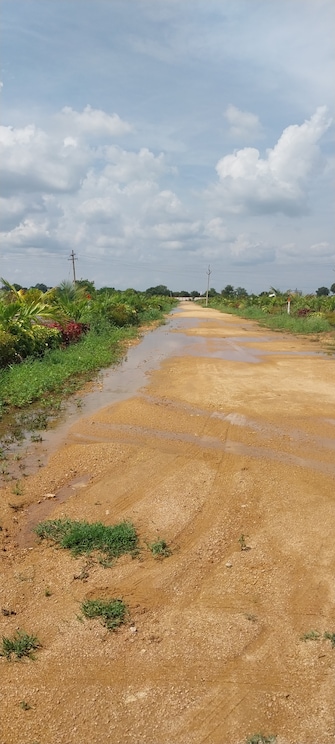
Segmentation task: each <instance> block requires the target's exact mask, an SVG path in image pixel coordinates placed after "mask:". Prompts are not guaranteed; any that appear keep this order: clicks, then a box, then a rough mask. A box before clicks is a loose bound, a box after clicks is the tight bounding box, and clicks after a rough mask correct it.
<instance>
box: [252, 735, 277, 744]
mask: <svg viewBox="0 0 335 744" xmlns="http://www.w3.org/2000/svg"><path fill="white" fill-rule="evenodd" d="M276 741H277V737H276V736H273V735H272V734H271V735H270V736H264V734H253V735H252V736H250V738H249V739H247V741H246V744H276Z"/></svg>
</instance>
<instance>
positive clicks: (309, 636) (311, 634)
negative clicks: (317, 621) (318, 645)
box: [301, 630, 321, 641]
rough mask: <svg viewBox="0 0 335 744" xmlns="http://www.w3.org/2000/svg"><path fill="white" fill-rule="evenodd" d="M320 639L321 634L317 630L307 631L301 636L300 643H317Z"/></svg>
mask: <svg viewBox="0 0 335 744" xmlns="http://www.w3.org/2000/svg"><path fill="white" fill-rule="evenodd" d="M320 638H321V633H319V631H318V630H309V631H308V633H304V635H302V636H301V640H302V641H319V640H320Z"/></svg>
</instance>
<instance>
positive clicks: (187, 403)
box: [0, 303, 335, 744]
mask: <svg viewBox="0 0 335 744" xmlns="http://www.w3.org/2000/svg"><path fill="white" fill-rule="evenodd" d="M176 326H177V327H175V329H174V330H171V331H169V333H168V334H167V336H168V338H169V339H170V341H171V344H172V345H171V349H174V350H175V351H174V352H172V356H168V357H167V358H166V359H165V361H163V362H162V364H161V365H160V366H159V368H158V369H156V370H155V371H154V372H152V373H151V374H150V375H148V376H147V379H146V382H145V384H144V386H143V387H142V388H141V390H139V391H138V393H137V394H136V395H133V396H132V397H131V398H129V399H127V400H123V401H122V402H120V403H117V404H114V405H112V406H110V407H107V408H104V409H102V410H100V411H98V412H97V413H95V414H92V415H90V416H88V417H86V418H85V417H84V418H82V419H81V420H80V421H79V422H77V423H76V424H75V425H74V426H73V428H72V429H71V431H70V432H69V434H68V436H67V438H66V441H65V442H64V444H63V446H62V447H61V448H60V449H58V451H57V452H55V453H54V454H53V455H52V457H51V458H50V460H49V463H48V464H47V466H46V467H44V468H42V469H40V470H39V471H38V472H37V473H36V474H35V475H32V476H30V477H29V478H27V479H26V480H25V483H24V494H23V496H22V497H21V501H22V504H23V505H24V509H23V510H22V511H18V512H15V513H13V510H12V509H10V508H9V507H8V502H9V501H13V498H14V497H13V496H12V495H11V493H10V488H9V487H8V489H7V490H6V489H2V490H1V506H0V524H1V526H2V531H1V532H0V547H1V548H2V550H1V553H0V555H1V570H2V581H1V586H0V608H1V607H2V608H4V609H6V610H7V611H8V610H11V611H13V612H15V613H16V614H15V615H14V614H13V615H8V614H7V615H6V616H5V615H3V614H2V615H0V630H1V634H3V635H6V636H9V635H12V633H13V632H14V630H15V628H17V627H20V628H23V629H24V630H26V631H27V632H29V633H36V634H37V635H38V637H39V639H40V641H41V643H42V648H41V649H40V650H39V651H38V652H37V653H36V659H35V661H30V660H23V661H21V662H14V661H11V662H9V661H7V660H6V659H5V658H2V659H0V675H1V689H0V718H1V721H0V732H1V733H0V742H1V744H34V743H35V744H37V742H38V744H98V743H99V744H100V742H104V743H106V744H132V743H134V742H135V743H136V744H142V742H144V743H146V744H243V743H244V742H246V740H247V738H248V737H250V736H251V735H253V734H255V733H258V732H262V733H263V735H264V736H269V735H270V734H273V735H276V736H277V744H333V743H334V742H335V715H334V713H335V711H334V708H335V706H334V700H335V694H334V693H335V684H334V667H335V648H332V645H331V642H330V641H329V640H325V639H323V638H322V637H320V640H317V641H313V640H307V641H304V640H302V639H301V637H302V635H303V634H305V633H308V632H309V631H311V630H315V631H319V632H320V633H321V634H322V635H323V634H324V633H325V632H332V633H334V632H335V581H334V577H335V557H334V556H335V549H334V517H335V488H334V476H335V457H334V454H335V452H334V450H335V362H334V360H333V359H331V358H329V357H323V356H321V355H319V354H317V353H316V352H315V345H313V344H312V342H310V341H306V340H297V339H296V338H293V337H288V336H281V335H278V334H271V332H269V331H265V330H261V329H257V327H256V326H255V325H254V324H252V323H250V322H248V321H243V320H241V319H238V318H234V317H230V316H224V315H221V314H219V313H217V312H216V311H213V310H206V309H202V308H198V307H194V306H193V305H192V306H190V305H188V304H187V303H184V304H183V305H181V307H180V308H179V310H178V317H177V323H176ZM154 333H155V332H154ZM48 493H53V494H56V497H55V499H47V500H46V501H44V500H43V499H44V498H45V496H46V494H48ZM62 494H63V496H62V498H64V500H62V498H61V495H62ZM65 497H66V498H65ZM16 498H17V499H18V500H19V497H16ZM41 500H42V503H40V504H37V502H38V501H41ZM34 504H35V506H34ZM29 505H30V506H29ZM65 515H66V516H69V517H71V518H81V519H87V520H90V521H91V520H92V521H93V520H102V521H104V522H106V523H107V524H111V523H114V522H116V521H118V520H120V519H127V520H131V521H133V522H134V524H135V525H136V528H137V530H138V533H139V535H140V539H141V544H142V546H143V550H142V551H141V555H140V558H138V559H135V560H132V559H131V558H130V557H123V558H122V559H119V560H118V562H117V563H116V564H115V565H114V566H113V567H112V568H104V567H103V566H102V565H100V564H99V563H98V562H95V563H93V565H86V570H85V571H84V572H83V574H82V575H83V577H84V578H83V579H82V580H81V579H77V580H76V579H74V576H75V575H76V576H78V575H81V572H82V569H83V568H84V567H85V563H86V562H85V560H84V559H83V558H79V559H75V558H73V557H71V555H69V554H68V553H67V552H66V551H63V550H57V549H55V547H53V546H52V545H47V544H46V543H44V542H43V543H40V544H39V543H38V541H37V540H36V539H35V538H34V537H33V536H32V533H31V531H30V528H31V525H32V524H33V522H34V521H35V522H36V521H38V519H39V518H41V517H45V516H48V517H49V518H56V517H60V516H65ZM241 535H244V536H245V544H246V546H247V547H248V548H249V549H248V550H241V543H240V542H239V540H240V538H241ZM157 537H161V538H164V539H165V540H167V541H168V542H169V543H170V544H171V545H172V547H173V555H172V556H171V557H169V558H167V559H165V560H164V561H157V560H154V558H153V556H152V555H151V553H150V552H149V551H148V550H147V548H146V542H150V541H152V540H153V539H155V538H157ZM85 574H87V575H86V576H85ZM110 596H111V597H123V599H124V600H125V602H127V604H128V606H129V608H130V615H131V621H130V623H129V624H127V625H125V626H123V627H122V628H121V629H120V630H119V631H118V632H116V633H111V632H108V631H106V629H105V628H104V627H103V626H102V625H101V624H100V623H99V621H98V620H91V621H89V620H85V621H84V622H83V621H80V603H81V602H82V601H83V600H84V599H86V598H97V597H105V598H107V597H110ZM78 616H79V618H78ZM22 701H25V702H26V703H27V704H28V705H29V706H30V708H29V709H28V710H24V709H23V708H24V707H25V706H22Z"/></svg>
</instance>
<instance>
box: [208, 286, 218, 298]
mask: <svg viewBox="0 0 335 744" xmlns="http://www.w3.org/2000/svg"><path fill="white" fill-rule="evenodd" d="M216 296H217V291H216V289H214V287H211V288H210V289H209V290H208V297H216Z"/></svg>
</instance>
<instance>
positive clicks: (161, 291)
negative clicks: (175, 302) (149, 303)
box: [145, 284, 172, 297]
mask: <svg viewBox="0 0 335 744" xmlns="http://www.w3.org/2000/svg"><path fill="white" fill-rule="evenodd" d="M145 294H147V295H149V296H150V297H152V296H153V295H158V296H160V297H162V296H163V297H169V296H170V295H171V294H172V293H171V292H170V290H169V289H168V288H167V287H166V286H165V284H158V285H157V287H149V288H148V289H146V290H145Z"/></svg>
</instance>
